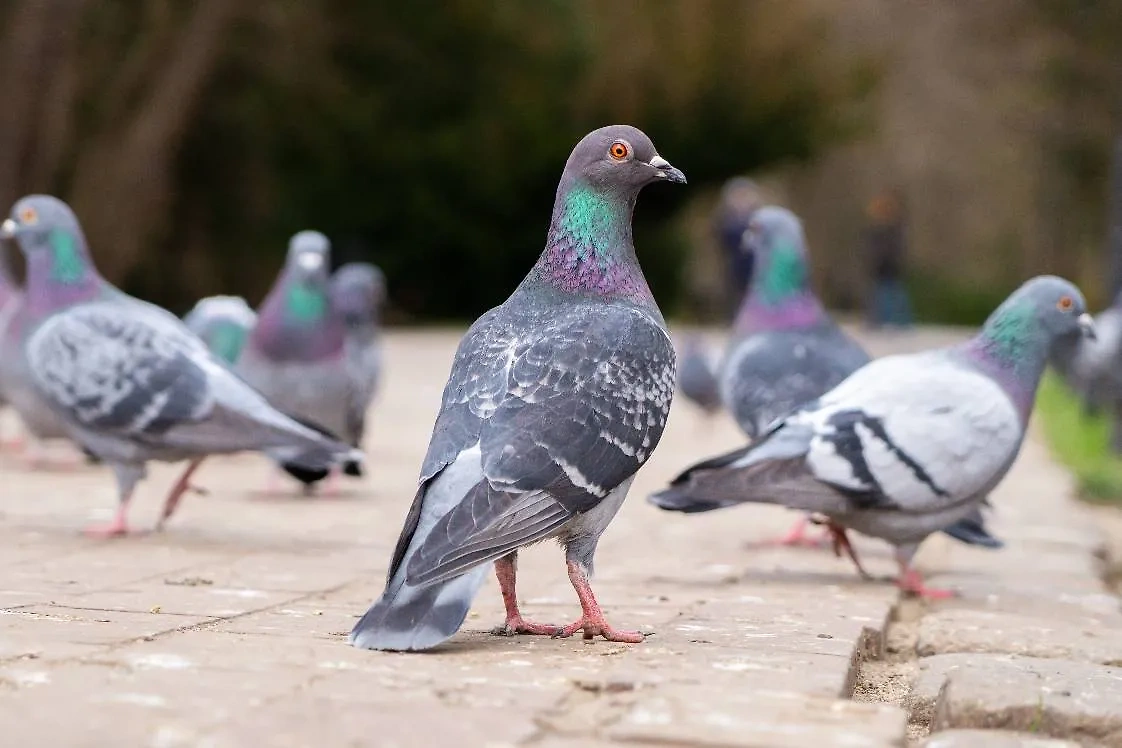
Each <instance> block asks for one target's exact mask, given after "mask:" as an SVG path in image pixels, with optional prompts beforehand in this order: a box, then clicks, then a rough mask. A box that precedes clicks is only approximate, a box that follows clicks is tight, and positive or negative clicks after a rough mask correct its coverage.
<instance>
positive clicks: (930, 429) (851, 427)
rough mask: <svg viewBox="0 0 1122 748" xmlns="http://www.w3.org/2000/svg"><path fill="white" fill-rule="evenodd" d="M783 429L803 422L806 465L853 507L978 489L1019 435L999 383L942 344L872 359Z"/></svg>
mask: <svg viewBox="0 0 1122 748" xmlns="http://www.w3.org/2000/svg"><path fill="white" fill-rule="evenodd" d="M786 428H792V429H796V430H797V429H802V428H808V429H809V430H810V432H811V436H810V439H809V444H808V446H807V450H806V454H805V458H804V463H805V466H806V468H807V469H808V470H809V472H810V474H811V475H813V476H814V478H815V479H817V480H818V481H821V482H823V483H826V484H828V485H830V486H832V487H834V488H837V489H839V490H841V491H842V492H843V493H844V494H845V495H846V496H848V497H849V498H850V500H851V501H852V504H853V505H854V506H853V508H855V509H859V508H866V507H869V506H877V507H878V508H891V509H895V510H899V511H903V512H926V511H932V510H936V509H939V508H941V507H945V506H947V505H950V504H955V503H958V502H961V501H967V500H970V499H974V498H977V497H979V496H983V495H985V494H986V493H987V492H988V491H989V490H990V489H991V488H992V487H993V486H994V485H995V484H996V483H997V481H999V480H1000V479H1001V477H1002V476H1003V475H1004V474H1005V472H1006V470H1008V468H1009V466H1010V464H1011V463H1012V461H1013V458H1014V457H1015V456H1016V454H1017V451H1018V450H1019V449H1020V445H1021V441H1022V439H1023V437H1024V430H1023V428H1022V425H1021V421H1020V416H1019V415H1018V413H1017V410H1016V408H1015V406H1014V405H1013V403H1012V401H1011V400H1010V399H1009V397H1008V396H1007V395H1006V394H1005V393H1004V391H1003V390H1002V389H1001V387H1000V386H999V385H998V384H997V383H996V382H995V381H994V380H993V379H991V378H990V377H988V376H985V375H984V374H982V373H980V372H977V371H975V370H972V369H970V368H967V367H966V366H964V365H962V364H960V363H958V362H955V361H953V360H951V359H950V358H948V357H947V355H946V353H945V352H934V353H927V354H916V355H912V356H890V357H887V358H883V359H879V360H877V361H874V362H873V363H871V364H869V365H868V366H866V367H865V368H863V369H861V370H860V371H858V372H857V373H856V374H854V375H853V376H852V377H850V378H849V379H847V380H846V381H845V382H843V383H842V384H841V385H839V386H838V387H837V388H835V389H834V390H832V391H831V392H829V393H827V394H826V395H824V396H823V397H822V399H821V400H820V401H819V402H818V403H817V404H816V405H814V406H812V407H809V408H807V409H804V410H802V411H800V412H799V413H797V414H795V415H793V416H792V417H790V418H789V419H787V421H786V422H785V423H784V425H783V426H782V427H781V428H780V429H779V430H780V431H782V430H783V429H786ZM776 436H778V434H776Z"/></svg>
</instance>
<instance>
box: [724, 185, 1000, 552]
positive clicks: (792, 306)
mask: <svg viewBox="0 0 1122 748" xmlns="http://www.w3.org/2000/svg"><path fill="white" fill-rule="evenodd" d="M742 249H743V250H744V251H746V252H749V253H751V254H752V256H753V257H755V262H754V267H755V268H756V272H755V274H754V275H753V278H752V282H751V284H750V287H749V289H748V292H747V293H746V294H745V297H744V301H743V303H742V304H741V306H740V310H739V312H738V313H737V317H736V322H735V324H734V327H733V333H732V336H731V338H730V342H729V345H728V350H727V352H726V354H725V360H724V363H723V364H722V367H721V378H720V387H721V398H722V400H723V401H724V403H725V405H726V407H727V408H728V409H729V411H730V412H731V413H733V414H734V416H735V418H736V421H737V423H738V424H739V425H740V428H741V429H742V430H743V431H744V433H745V434H746V435H747V436H748V438H749V439H750V440H751V439H756V438H757V437H758V436H759V435H760V434H762V433H764V432H765V431H766V430H767V428H768V427H769V426H770V425H771V424H772V422H774V421H775V419H777V418H780V417H782V416H785V415H787V414H788V413H790V412H791V411H793V410H794V409H795V408H797V407H798V406H800V405H802V404H804V403H806V402H809V401H811V400H814V399H816V398H818V397H820V396H821V395H823V394H824V393H826V392H828V391H829V390H831V389H833V388H834V387H835V386H837V385H838V384H840V383H841V382H842V380H844V379H845V378H846V377H848V376H849V375H850V374H852V373H853V372H855V371H857V369H859V368H861V367H862V366H864V365H865V364H867V363H868V362H869V361H870V358H869V354H868V353H866V352H865V350H864V349H863V348H862V347H861V346H860V345H859V344H858V343H857V342H856V341H855V340H853V339H852V338H851V337H849V336H848V335H846V334H845V333H844V332H843V331H842V330H841V328H840V327H838V326H837V324H835V323H834V321H833V320H832V319H831V318H830V316H829V314H827V312H826V309H825V307H824V306H823V305H822V303H821V301H819V299H818V297H817V296H816V295H815V293H814V290H813V288H812V287H811V284H810V263H809V252H808V250H807V242H806V235H805V233H804V232H803V226H802V222H801V221H800V220H799V218H798V217H797V216H796V215H795V214H794V213H793V212H791V211H790V210H787V209H786V208H782V207H779V206H774V205H768V206H762V207H760V208H758V209H756V211H755V212H754V213H753V214H752V218H751V219H750V220H749V222H748V228H747V229H746V230H745V232H744V236H743V241H742ZM807 524H808V522H807V519H806V518H804V519H801V520H799V521H798V522H797V523H796V524H795V526H794V527H793V528H792V529H791V531H790V532H788V533H787V535H785V536H783V537H782V538H780V539H779V540H777V541H775V543H776V544H777V545H811V546H815V545H819V544H820V541H819V540H817V539H814V538H809V537H807V534H806V528H807ZM949 532H950V533H951V534H952V535H953V536H954V537H955V538H956V539H958V540H961V541H962V542H964V543H969V544H975V545H985V546H988V547H1000V546H1001V541H1000V540H998V539H996V538H994V537H993V536H991V535H990V534H989V533H988V531H986V529H985V524H984V522H983V521H982V519H981V517H980V516H979V518H978V520H977V522H975V523H974V524H972V525H971V526H970V527H965V526H964V527H962V528H952V529H951V530H949Z"/></svg>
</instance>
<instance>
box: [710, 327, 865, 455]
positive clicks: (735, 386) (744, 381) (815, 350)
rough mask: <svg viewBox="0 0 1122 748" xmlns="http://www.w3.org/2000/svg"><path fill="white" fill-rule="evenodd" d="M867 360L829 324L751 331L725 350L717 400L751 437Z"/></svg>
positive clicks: (833, 384)
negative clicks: (776, 330) (789, 329)
mask: <svg viewBox="0 0 1122 748" xmlns="http://www.w3.org/2000/svg"><path fill="white" fill-rule="evenodd" d="M868 362H869V356H868V354H866V353H865V351H864V350H863V349H861V347H860V346H858V345H857V344H856V343H855V342H853V341H852V340H850V339H849V338H847V337H846V336H845V335H844V333H842V332H841V331H840V330H838V329H837V328H836V327H834V326H833V325H830V326H829V328H828V329H814V330H792V331H784V332H762V333H757V334H755V335H751V336H748V337H745V338H743V339H741V340H740V341H739V342H738V343H736V344H735V347H734V349H733V350H732V351H730V353H729V357H728V359H727V362H726V368H725V371H724V373H723V376H722V390H723V394H722V397H723V399H724V400H725V404H726V406H727V407H728V408H729V410H730V411H731V412H732V414H733V416H734V417H735V418H736V421H737V423H738V424H739V425H740V427H741V428H742V429H743V430H744V432H745V433H746V434H748V436H749V437H751V438H755V437H757V436H759V435H760V434H761V433H763V431H764V430H766V428H767V427H768V426H769V425H770V424H771V423H772V422H773V421H774V420H775V419H777V418H780V417H782V416H785V415H787V414H789V413H791V412H792V411H794V410H795V409H796V408H798V407H799V406H801V405H803V404H805V403H807V402H809V401H811V400H814V399H816V398H818V397H819V396H821V395H822V394H823V393H825V392H829V391H830V390H831V389H833V388H834V387H836V386H837V385H838V384H840V383H841V382H842V381H843V380H844V379H845V378H846V377H848V376H849V375H850V374H852V373H853V372H854V371H856V370H857V369H858V368H860V367H862V366H864V365H865V364H866V363H868Z"/></svg>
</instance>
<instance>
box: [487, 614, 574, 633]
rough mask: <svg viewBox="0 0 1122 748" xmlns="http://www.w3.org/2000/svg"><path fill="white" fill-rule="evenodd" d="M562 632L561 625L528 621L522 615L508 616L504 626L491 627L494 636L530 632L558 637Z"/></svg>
mask: <svg viewBox="0 0 1122 748" xmlns="http://www.w3.org/2000/svg"><path fill="white" fill-rule="evenodd" d="M560 632H561V627H560V626H554V625H553V624H549V623H534V622H533V621H527V620H526V619H525V618H522V617H521V616H519V617H518V618H508V619H507V620H506V622H505V623H504V624H503V625H502V626H496V627H495V628H493V629H491V634H492V635H493V636H518V635H519V634H528V635H530V636H552V637H556V636H557V635H558V634H559V633H560Z"/></svg>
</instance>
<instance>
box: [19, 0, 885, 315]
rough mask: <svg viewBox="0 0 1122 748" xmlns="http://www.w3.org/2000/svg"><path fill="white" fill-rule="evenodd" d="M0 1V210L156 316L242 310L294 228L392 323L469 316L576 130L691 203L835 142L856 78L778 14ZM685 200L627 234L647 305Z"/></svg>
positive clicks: (815, 24) (635, 7)
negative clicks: (59, 237) (45, 222)
mask: <svg viewBox="0 0 1122 748" xmlns="http://www.w3.org/2000/svg"><path fill="white" fill-rule="evenodd" d="M13 2H14V5H13V6H11V7H10V8H9V9H8V10H6V11H0V22H2V23H4V24H5V25H4V26H3V28H5V29H6V31H5V34H6V39H5V40H4V41H5V43H4V46H3V48H2V49H3V50H4V52H3V53H4V54H5V55H6V59H3V62H4V68H3V70H2V71H0V80H3V81H4V82H5V83H6V84H7V85H8V88H7V89H6V90H8V91H9V92H12V91H15V92H16V93H17V95H16V96H15V97H12V98H13V100H14V102H15V103H14V106H12V107H9V108H8V109H4V110H0V199H3V200H4V201H10V200H11V199H12V198H14V197H15V196H16V195H18V194H19V193H22V192H27V191H30V190H48V191H53V192H56V193H59V194H62V195H63V196H64V197H67V198H69V199H70V200H71V201H72V202H73V203H74V205H75V207H76V208H77V210H78V211H79V215H80V217H81V218H82V220H83V222H84V224H85V225H86V227H87V232H88V234H89V237H90V240H91V243H92V244H93V246H94V248H95V249H94V251H95V253H96V255H97V257H98V263H99V265H100V266H101V267H102V269H103V270H104V272H105V273H106V275H108V276H109V277H110V278H112V279H114V280H118V281H123V282H124V283H125V285H126V287H127V288H129V289H130V290H131V291H133V292H135V293H138V294H140V295H143V296H146V297H148V298H152V299H154V300H157V301H159V302H161V303H164V304H165V305H168V306H171V307H172V308H183V307H186V306H187V305H188V304H189V303H190V302H191V301H192V300H193V299H194V298H196V297H197V296H199V295H201V294H204V293H213V292H217V291H227V292H230V291H233V292H239V293H244V294H246V295H247V296H249V297H250V299H251V300H252V301H256V300H257V299H258V298H260V295H261V294H262V293H263V292H264V290H265V288H266V287H267V286H268V285H269V283H270V282H271V280H272V277H273V275H274V273H275V270H276V267H277V266H278V265H279V263H280V258H281V255H282V254H283V251H284V245H285V240H286V238H287V236H288V235H289V234H290V233H291V232H293V231H295V230H298V229H301V228H305V227H315V228H320V229H322V230H324V231H325V232H327V233H328V234H329V235H330V236H332V237H333V239H335V241H336V246H337V249H338V254H339V255H342V256H341V257H339V259H340V260H349V259H356V258H357V257H359V256H361V257H363V258H366V259H371V260H373V261H375V262H378V263H379V264H380V265H382V266H383V267H384V269H385V270H386V272H387V275H388V277H389V280H390V284H391V295H392V297H393V300H394V302H395V304H396V305H397V306H398V308H399V309H401V310H403V311H404V312H405V313H407V314H408V315H409V316H412V317H430V318H431V317H451V316H461V317H462V316H473V315H476V314H478V313H479V312H481V311H482V310H483V309H485V308H487V307H488V306H491V305H493V304H495V303H497V302H499V301H501V300H502V298H503V297H504V295H505V294H506V293H508V292H509V290H510V289H511V288H512V287H513V285H514V283H516V282H517V280H518V279H520V278H521V277H522V275H523V274H524V273H525V271H526V269H527V268H528V266H529V265H530V264H531V263H532V262H533V259H534V257H535V256H536V255H537V253H538V251H539V250H540V247H541V243H542V241H543V238H544V235H545V230H546V226H547V223H548V218H549V208H550V206H551V204H552V197H553V190H554V188H555V186H556V180H557V176H558V174H559V172H560V169H561V165H562V164H563V162H564V159H565V157H566V156H567V154H568V151H569V149H570V148H571V147H572V145H573V144H574V143H575V141H576V140H577V139H578V138H579V137H580V136H581V135H583V134H584V133H585V132H586V131H588V130H590V129H592V128H594V127H597V126H600V125H602V124H606V123H608V122H613V121H629V122H632V123H634V124H636V125H639V126H640V127H643V128H644V129H645V130H647V131H648V132H649V133H650V134H651V136H652V137H653V138H654V140H655V142H656V143H658V145H659V148H660V149H661V151H662V152H663V153H664V155H666V156H667V157H668V158H670V159H671V160H672V161H673V162H674V163H675V164H676V165H679V166H681V167H682V168H683V169H684V170H685V171H686V173H687V174H688V175H689V177H690V181H691V186H694V187H696V186H698V185H701V186H704V185H705V184H706V183H709V182H715V181H717V180H720V179H723V178H724V177H726V176H728V175H729V174H732V173H736V172H740V171H744V170H750V169H754V168H757V167H760V166H763V165H766V164H771V163H775V162H777V161H782V160H790V159H805V158H809V157H810V156H812V155H813V154H815V153H816V152H818V151H819V150H820V149H821V148H823V147H825V146H827V145H829V144H830V143H831V142H833V141H835V140H837V139H839V138H842V137H844V136H845V135H847V134H848V133H849V132H851V131H852V130H853V128H854V126H855V125H857V124H859V123H860V115H861V113H862V111H863V110H862V104H863V101H864V99H865V98H866V97H865V95H866V94H867V93H868V92H869V91H870V89H871V84H872V82H873V81H874V80H875V77H874V76H872V75H870V72H871V71H870V69H869V68H868V66H867V65H863V64H861V63H860V62H859V61H858V62H856V63H854V62H846V63H844V64H842V63H840V62H839V61H838V59H837V58H836V57H835V56H834V55H833V53H832V51H831V44H830V40H829V35H828V33H827V31H828V29H827V28H826V27H825V26H824V25H823V24H822V22H821V21H820V19H819V18H818V17H817V16H816V15H815V14H814V13H812V12H811V11H809V10H808V9H807V8H806V7H804V6H805V5H806V4H805V3H803V2H802V1H801V0H799V1H798V2H794V1H792V2H787V3H762V2H761V3H745V2H741V1H740V0H600V1H596V0H544V1H543V0H537V1H531V0H506V1H505V2H501V3H500V2H494V1H493V0H447V1H446V2H444V3H441V4H439V5H432V6H431V7H427V5H426V6H422V7H418V6H417V5H416V4H407V3H390V2H381V1H379V2H372V1H370V0H318V1H316V2H313V1H312V0H274V1H273V2H271V3H261V4H253V3H246V2H244V0H197V2H189V1H188V0H148V1H146V2H145V1H142V0H101V2H98V3H93V2H89V0H13ZM6 167H7V168H6ZM687 196H688V193H685V192H684V191H673V190H670V189H655V190H650V191H649V193H648V194H647V195H645V196H644V199H643V201H642V203H641V205H640V207H639V211H638V216H637V220H638V224H637V229H636V232H637V244H638V245H639V248H640V253H641V254H642V256H643V261H644V267H645V268H646V270H647V273H648V276H649V278H650V280H651V283H652V285H653V286H654V288H655V292H656V294H658V295H659V297H660V299H665V300H667V301H670V300H672V298H673V292H674V291H675V290H676V288H677V286H678V278H679V270H680V267H681V263H682V260H683V257H684V253H683V249H684V248H683V247H682V246H681V240H680V239H679V238H678V236H677V234H676V233H675V232H674V231H672V230H671V229H672V223H671V220H672V218H673V216H674V214H675V212H676V211H674V210H673V209H672V208H673V207H675V206H680V205H682V204H683V203H684V201H685V200H686V199H688V197H687Z"/></svg>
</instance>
